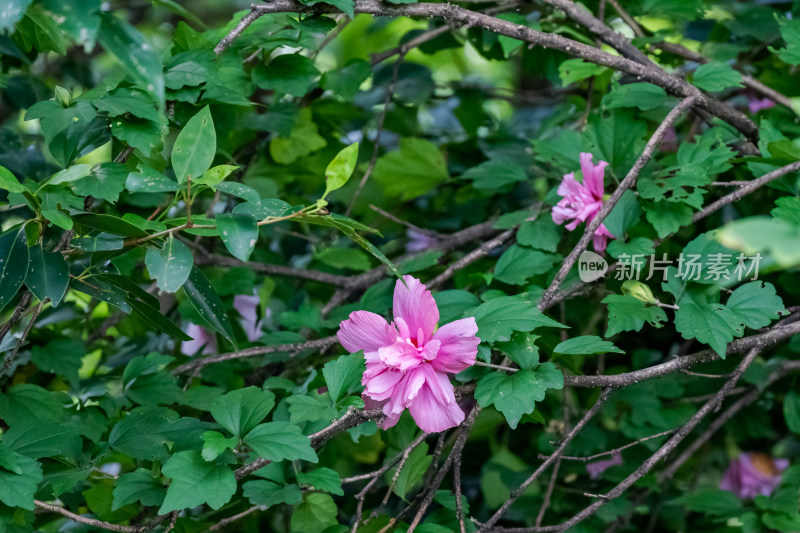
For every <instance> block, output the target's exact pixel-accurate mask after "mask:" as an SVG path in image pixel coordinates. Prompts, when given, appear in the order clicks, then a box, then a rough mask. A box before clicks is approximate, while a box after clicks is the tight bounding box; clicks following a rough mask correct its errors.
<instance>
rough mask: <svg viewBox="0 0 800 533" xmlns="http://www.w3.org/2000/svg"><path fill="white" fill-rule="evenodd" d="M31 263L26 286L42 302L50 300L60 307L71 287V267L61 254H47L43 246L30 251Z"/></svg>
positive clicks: (54, 305) (39, 245) (37, 246)
mask: <svg viewBox="0 0 800 533" xmlns="http://www.w3.org/2000/svg"><path fill="white" fill-rule="evenodd" d="M28 253H29V254H30V262H29V263H28V273H27V275H26V277H25V286H26V287H28V289H30V291H31V292H32V293H33V295H34V296H36V297H37V298H38V299H39V300H40V301H44V300H45V298H49V299H50V301H51V302H52V303H53V307H58V305H59V304H60V303H61V300H62V299H63V298H64V295H65V294H66V293H67V286H68V285H69V266H68V265H67V261H66V260H65V259H64V256H63V255H61V254H60V253H54V252H47V251H45V249H44V247H43V246H42V245H41V244H38V245H36V246H34V247H32V248H30V249H29V250H28Z"/></svg>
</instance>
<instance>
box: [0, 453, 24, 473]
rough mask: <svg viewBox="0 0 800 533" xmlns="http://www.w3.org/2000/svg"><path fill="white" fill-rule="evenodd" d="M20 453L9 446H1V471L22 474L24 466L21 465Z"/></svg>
mask: <svg viewBox="0 0 800 533" xmlns="http://www.w3.org/2000/svg"><path fill="white" fill-rule="evenodd" d="M19 457H20V455H19V454H18V453H17V452H15V451H12V450H9V449H7V448H0V472H2V471H3V470H6V471H8V472H11V473H12V474H17V475H18V476H19V475H22V467H20V465H19Z"/></svg>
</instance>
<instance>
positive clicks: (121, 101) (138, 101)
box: [92, 88, 161, 122]
mask: <svg viewBox="0 0 800 533" xmlns="http://www.w3.org/2000/svg"><path fill="white" fill-rule="evenodd" d="M92 104H93V105H94V106H95V107H96V108H97V110H98V111H103V112H105V113H107V114H108V116H110V117H119V116H122V115H125V114H128V113H130V114H131V115H133V116H135V117H139V118H141V119H144V120H151V121H154V122H159V121H160V120H161V113H159V112H158V110H157V109H156V108H155V105H154V102H153V99H152V98H151V97H150V96H148V95H147V93H145V92H144V91H140V90H138V89H132V88H118V89H114V90H113V91H109V92H107V93H105V94H103V96H102V97H101V98H100V99H99V100H94V101H93V102H92Z"/></svg>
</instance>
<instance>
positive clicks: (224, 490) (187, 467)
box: [158, 451, 236, 514]
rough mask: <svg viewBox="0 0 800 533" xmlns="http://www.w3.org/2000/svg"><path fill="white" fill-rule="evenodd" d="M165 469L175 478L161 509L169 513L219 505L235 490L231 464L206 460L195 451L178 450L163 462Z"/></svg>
mask: <svg viewBox="0 0 800 533" xmlns="http://www.w3.org/2000/svg"><path fill="white" fill-rule="evenodd" d="M162 472H163V473H164V475H165V476H168V477H170V478H172V483H170V485H169V488H168V489H167V496H166V498H164V503H162V504H161V507H160V508H159V510H158V513H159V514H166V513H169V512H172V511H178V510H180V509H186V508H191V507H197V506H198V505H202V504H204V503H205V504H208V506H209V507H211V508H212V509H219V508H220V507H222V506H223V505H225V504H226V503H228V502H229V501H230V499H231V497H232V496H233V494H234V493H235V492H236V476H234V475H233V470H231V469H230V468H229V467H227V466H224V465H220V464H216V463H210V462H206V461H204V460H203V458H202V457H200V454H199V453H198V452H196V451H185V452H178V453H176V454H175V455H173V456H172V457H170V458H169V460H168V461H167V462H166V463H165V464H164V468H163V469H162Z"/></svg>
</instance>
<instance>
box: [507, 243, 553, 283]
mask: <svg viewBox="0 0 800 533" xmlns="http://www.w3.org/2000/svg"><path fill="white" fill-rule="evenodd" d="M559 257H560V256H558V255H555V254H548V253H545V252H540V251H539V250H532V249H530V248H526V247H524V246H517V245H516V244H514V245H512V246H511V247H509V248H508V249H507V250H506V251H505V252H503V255H501V256H500V259H498V261H497V264H496V265H495V267H494V279H496V280H498V281H502V282H503V283H510V284H512V285H523V284H524V283H525V282H526V281H527V280H528V278H530V277H531V276H535V275H537V274H544V273H545V272H548V271H549V270H550V269H551V268H553V264H554V263H555V262H556V261H557V260H558V259H559Z"/></svg>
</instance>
